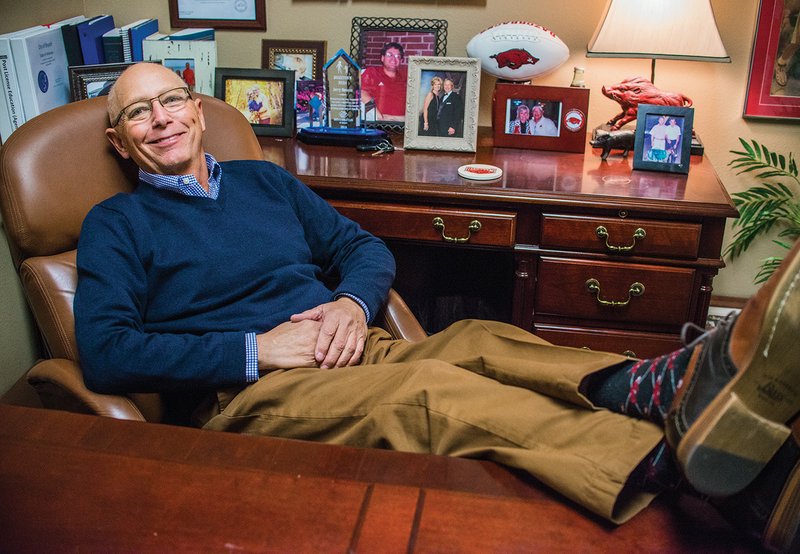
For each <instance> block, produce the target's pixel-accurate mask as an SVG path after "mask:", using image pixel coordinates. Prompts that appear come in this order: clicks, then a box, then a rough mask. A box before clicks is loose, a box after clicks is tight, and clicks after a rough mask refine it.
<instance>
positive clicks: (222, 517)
mask: <svg viewBox="0 0 800 554" xmlns="http://www.w3.org/2000/svg"><path fill="white" fill-rule="evenodd" d="M0 422H2V425H0V501H1V504H0V552H65V551H78V550H80V551H86V552H98V551H104V552H119V551H131V552H154V551H155V552H186V551H189V552H226V551H227V552H381V553H385V552H533V551H537V552H583V551H589V550H591V551H592V552H636V551H638V552H748V551H749V550H748V547H747V546H746V545H745V544H744V541H743V540H742V539H741V538H740V537H739V536H738V535H737V534H736V532H735V531H734V530H733V529H731V528H730V527H729V526H728V525H727V524H726V523H725V522H724V521H723V520H722V519H720V518H719V517H718V516H717V515H716V513H715V512H714V511H713V510H712V509H710V508H709V507H708V506H707V505H705V504H703V503H701V502H700V501H699V500H697V499H695V498H693V497H691V496H689V495H677V496H673V497H669V498H666V497H665V498H661V499H659V500H658V501H657V502H656V503H655V504H654V505H653V506H652V507H650V508H649V509H647V510H646V511H645V512H643V513H642V514H640V515H638V516H637V517H636V518H634V519H633V520H632V521H630V522H629V523H627V524H625V525H623V526H621V527H617V528H615V527H613V526H611V525H609V524H607V523H605V522H603V521H601V520H599V519H597V518H595V517H593V516H592V515H590V514H588V513H586V512H585V511H584V510H582V509H581V508H579V507H577V506H574V505H572V504H571V503H569V502H568V501H566V500H564V499H562V498H560V497H559V496H558V495H556V494H554V493H552V492H551V491H549V490H548V489H546V488H544V487H543V486H541V485H539V484H538V483H536V482H535V481H533V480H531V479H529V478H526V477H525V476H520V475H517V474H515V473H512V472H511V471H508V470H506V469H504V468H502V467H500V466H498V465H495V464H493V463H490V462H482V461H476V460H460V459H453V458H445V457H440V456H432V455H415V454H404V453H398V452H388V451H381V450H365V449H356V448H345V447H337V446H330V445H321V444H315V443H307V442H298V441H290V440H283V439H273V438H265V437H249V436H241V435H233V434H224V433H216V432H211V431H200V430H195V429H184V428H177V427H168V426H164V425H156V424H150V423H133V422H126V421H117V420H111V419H106V418H101V417H96V416H84V415H76V414H70V413H66V412H56V411H47V410H41V409H33V408H21V407H15V406H8V405H0Z"/></svg>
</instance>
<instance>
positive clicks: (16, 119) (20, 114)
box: [0, 25, 41, 142]
mask: <svg viewBox="0 0 800 554" xmlns="http://www.w3.org/2000/svg"><path fill="white" fill-rule="evenodd" d="M39 29H41V26H40V25H37V26H36V27H29V28H28V29H20V30H19V31H14V32H12V33H5V34H2V35H0V80H2V83H1V84H2V89H3V98H2V101H0V138H2V140H3V142H5V141H6V139H8V137H9V135H11V133H13V132H14V131H15V130H16V129H17V128H18V127H19V126H20V125H22V124H23V123H25V111H24V109H23V107H22V98H21V97H20V91H19V79H18V78H17V68H16V63H15V61H14V56H13V55H12V53H11V38H12V37H15V36H25V35H26V34H31V33H33V32H37V31H38V30H39Z"/></svg>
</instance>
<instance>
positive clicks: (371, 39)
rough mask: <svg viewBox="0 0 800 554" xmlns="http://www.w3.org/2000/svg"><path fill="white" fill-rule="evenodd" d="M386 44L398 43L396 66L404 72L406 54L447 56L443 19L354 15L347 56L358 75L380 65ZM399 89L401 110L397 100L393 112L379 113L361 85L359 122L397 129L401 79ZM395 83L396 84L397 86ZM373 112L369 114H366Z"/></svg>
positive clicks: (401, 113)
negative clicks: (399, 52) (399, 54)
mask: <svg viewBox="0 0 800 554" xmlns="http://www.w3.org/2000/svg"><path fill="white" fill-rule="evenodd" d="M388 43H398V44H400V45H401V46H402V47H403V49H404V52H403V57H404V59H403V60H401V63H400V66H399V69H400V71H401V74H402V73H405V72H407V71H408V58H409V57H410V56H426V57H430V56H445V55H447V21H445V20H444V19H416V18H399V17H354V18H353V21H352V28H351V34H350V57H351V58H353V60H355V62H356V63H357V64H358V65H359V67H360V68H361V74H362V78H363V77H364V75H365V72H368V71H372V70H373V69H370V68H375V67H380V63H381V61H380V60H381V54H380V51H381V48H382V47H383V46H384V45H386V44H388ZM400 80H402V81H403V83H404V84H403V87H402V91H400V90H398V92H399V93H400V94H402V95H403V97H402V105H403V109H399V106H400V102H399V101H398V102H395V103H394V104H395V105H396V107H397V108H398V109H397V110H395V111H396V113H393V114H390V115H387V116H382V115H380V116H379V115H375V114H378V113H379V111H380V110H378V109H377V107H376V106H375V104H374V103H370V100H371V99H370V98H369V95H368V94H364V93H365V90H364V86H363V84H362V111H363V113H362V121H363V122H364V124H365V125H366V126H368V127H376V128H379V129H384V130H389V131H400V130H402V129H403V125H404V122H405V94H406V89H405V80H404V79H402V77H401V79H400ZM398 86H399V85H398ZM370 114H373V115H370Z"/></svg>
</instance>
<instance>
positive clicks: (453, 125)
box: [404, 56, 481, 152]
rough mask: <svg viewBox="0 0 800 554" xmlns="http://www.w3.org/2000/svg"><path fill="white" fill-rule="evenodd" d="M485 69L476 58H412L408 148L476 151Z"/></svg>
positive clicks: (407, 118)
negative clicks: (483, 69)
mask: <svg viewBox="0 0 800 554" xmlns="http://www.w3.org/2000/svg"><path fill="white" fill-rule="evenodd" d="M480 82H481V67H480V62H479V60H477V59H476V58H439V57H428V56H411V57H409V58H408V89H407V92H406V114H405V143H404V145H405V148H407V149H418V150H451V151H456V152H475V150H476V148H477V137H478V101H479V99H480Z"/></svg>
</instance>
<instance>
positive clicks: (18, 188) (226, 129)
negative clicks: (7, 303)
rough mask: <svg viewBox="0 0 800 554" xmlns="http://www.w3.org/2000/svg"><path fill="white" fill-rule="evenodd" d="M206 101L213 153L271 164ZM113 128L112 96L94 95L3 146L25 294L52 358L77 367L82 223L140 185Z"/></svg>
mask: <svg viewBox="0 0 800 554" xmlns="http://www.w3.org/2000/svg"><path fill="white" fill-rule="evenodd" d="M198 96H199V97H200V98H201V99H202V101H203V113H204V115H205V119H206V127H207V130H206V133H205V134H204V139H203V143H204V146H205V148H206V151H208V152H210V153H212V154H213V155H214V157H215V158H217V159H218V160H219V161H224V160H232V159H263V153H262V150H261V146H260V144H259V143H258V139H257V138H256V136H255V134H254V133H253V130H252V127H251V126H250V124H249V123H248V122H247V119H246V118H245V117H244V116H243V115H242V114H241V113H239V112H238V111H237V110H236V109H234V108H233V107H231V106H229V105H228V104H226V103H225V102H223V101H221V100H218V99H216V98H213V97H210V96H205V95H198ZM106 127H108V115H107V113H106V98H105V97H100V98H92V99H89V100H83V101H80V102H75V103H72V104H67V105H66V106H61V107H59V108H55V109H53V110H50V111H48V112H45V113H44V114H42V115H40V116H38V117H36V118H34V119H32V120H30V121H28V122H27V123H25V124H24V125H22V126H21V127H20V128H19V129H17V130H16V131H15V132H14V133H12V134H11V136H10V137H9V138H8V140H7V141H6V143H5V144H3V145H2V148H0V210H2V217H3V224H4V226H5V231H6V235H7V239H8V242H9V247H10V250H11V255H12V258H13V260H14V264H15V266H16V268H17V270H18V272H19V275H20V279H21V281H22V284H23V290H24V292H25V295H26V297H27V300H28V303H29V305H30V307H31V311H32V313H33V316H34V318H35V320H36V323H37V325H38V327H39V330H40V332H41V334H42V338H43V341H44V344H45V347H46V349H47V350H48V353H49V355H50V356H51V357H55V358H67V359H70V360H73V361H76V362H77V361H78V354H77V347H76V343H75V331H74V317H73V314H72V301H73V298H74V294H75V287H76V285H77V273H76V269H75V248H76V246H77V241H78V235H79V233H80V228H81V224H82V223H83V219H84V217H86V214H87V213H88V211H89V210H90V209H91V208H92V206H94V205H95V204H97V203H98V202H100V201H102V200H104V199H106V198H108V197H110V196H112V195H114V194H116V193H118V192H126V191H131V190H133V188H134V187H135V185H136V182H137V168H136V166H135V165H134V164H133V163H132V162H130V161H129V160H123V159H122V158H120V157H119V156H118V155H117V153H116V151H115V150H114V149H113V147H112V146H111V145H110V143H109V142H108V140H107V139H106V137H105V129H106Z"/></svg>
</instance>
